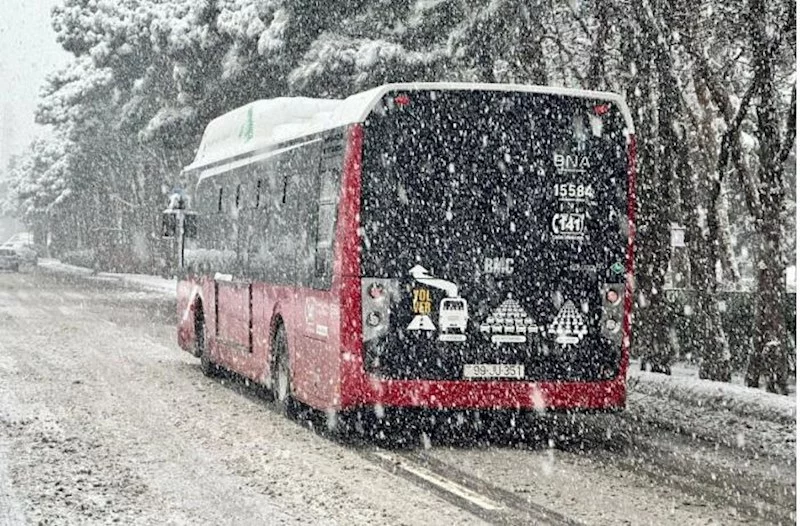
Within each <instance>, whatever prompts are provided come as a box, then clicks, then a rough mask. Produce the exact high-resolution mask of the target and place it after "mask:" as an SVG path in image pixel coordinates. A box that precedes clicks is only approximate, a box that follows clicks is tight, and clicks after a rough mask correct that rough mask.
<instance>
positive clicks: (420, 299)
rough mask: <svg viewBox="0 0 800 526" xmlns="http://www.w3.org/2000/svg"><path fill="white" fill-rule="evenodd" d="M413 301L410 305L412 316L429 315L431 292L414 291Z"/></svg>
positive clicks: (425, 290)
mask: <svg viewBox="0 0 800 526" xmlns="http://www.w3.org/2000/svg"><path fill="white" fill-rule="evenodd" d="M413 292H414V301H413V303H412V305H411V310H413V311H414V314H422V315H423V316H427V315H428V314H430V313H431V305H432V302H431V291H429V290H428V289H414V290H413Z"/></svg>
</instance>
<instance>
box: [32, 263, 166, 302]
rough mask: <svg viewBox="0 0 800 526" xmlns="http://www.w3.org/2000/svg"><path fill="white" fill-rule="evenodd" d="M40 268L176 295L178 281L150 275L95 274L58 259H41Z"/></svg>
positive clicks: (92, 271)
mask: <svg viewBox="0 0 800 526" xmlns="http://www.w3.org/2000/svg"><path fill="white" fill-rule="evenodd" d="M38 265H39V267H41V268H42V269H45V270H48V271H51V272H60V273H64V274H74V275H76V276H85V277H91V278H93V279H96V280H98V281H103V280H104V281H118V282H119V283H122V284H124V285H129V286H134V287H138V288H141V289H143V290H148V291H152V292H162V293H164V294H172V295H175V292H176V290H177V281H176V280H174V279H166V278H162V277H159V276H151V275H149V274H119V273H115V272H95V271H94V270H92V269H90V268H85V267H77V266H75V265H68V264H67V263H62V262H61V261H59V260H57V259H47V258H42V259H39V263H38Z"/></svg>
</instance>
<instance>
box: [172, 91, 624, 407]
mask: <svg viewBox="0 0 800 526" xmlns="http://www.w3.org/2000/svg"><path fill="white" fill-rule="evenodd" d="M633 132H634V129H633V123H632V119H631V115H630V112H629V111H628V108H627V106H626V105H625V102H624V101H623V100H622V98H621V97H619V96H617V95H615V94H611V93H603V92H590V91H578V90H568V89H555V88H547V87H536V86H518V85H499V84H497V85H495V84H451V83H419V84H391V85H385V86H381V87H378V88H375V89H372V90H369V91H366V92H364V93H360V94H357V95H353V96H351V97H349V98H347V99H344V100H321V99H308V98H279V99H272V100H265V101H257V102H253V103H251V104H248V105H247V106H244V107H242V108H239V109H236V110H234V111H232V112H230V113H227V114H225V115H222V116H221V117H219V118H217V119H215V120H213V121H212V122H211V123H210V124H209V125H208V127H207V129H206V131H205V133H204V135H203V139H202V142H201V144H200V147H199V151H198V153H197V157H196V158H195V160H194V161H193V163H192V164H191V165H189V166H188V167H186V169H185V172H184V173H185V175H186V176H187V177H193V178H195V179H196V180H197V186H196V189H195V191H194V193H193V196H192V203H193V211H192V213H193V214H194V215H195V217H196V220H197V221H196V225H195V224H193V225H192V228H191V231H192V235H191V236H187V239H186V240H185V247H184V261H183V273H182V277H181V279H180V281H179V285H178V313H179V326H178V341H179V343H180V345H181V347H182V348H183V349H185V350H187V351H189V352H191V353H193V354H194V355H196V356H198V357H199V358H200V360H201V364H202V369H203V371H204V372H206V373H207V374H213V373H214V372H215V371H216V370H217V369H218V368H224V369H227V370H230V371H233V372H235V373H237V374H238V375H241V376H243V377H245V378H247V379H249V380H252V381H253V382H257V383H259V384H264V385H265V386H267V387H268V388H270V389H271V390H272V392H273V394H274V396H275V399H276V401H277V403H278V404H279V405H280V406H286V404H288V402H289V401H298V402H301V403H303V404H306V405H308V406H311V407H312V408H316V409H320V410H326V411H333V412H340V411H341V412H345V411H350V410H357V409H360V408H373V407H380V406H382V407H385V408H412V407H415V408H430V409H458V408H461V409H500V408H512V409H520V410H524V409H556V410H558V409H576V410H611V409H621V408H624V406H625V397H626V381H625V379H626V372H627V367H628V354H629V342H630V335H631V304H632V294H633V292H632V287H633V251H634V238H633V236H634V210H635V206H636V205H635V195H634V180H635V140H634V134H633Z"/></svg>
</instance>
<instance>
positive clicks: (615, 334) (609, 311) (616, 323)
mask: <svg viewBox="0 0 800 526" xmlns="http://www.w3.org/2000/svg"><path fill="white" fill-rule="evenodd" d="M600 294H601V295H602V298H603V315H602V319H601V320H600V332H601V334H602V335H603V336H605V337H606V338H608V339H609V340H612V341H614V342H617V343H620V344H621V343H622V314H623V313H622V297H623V295H624V294H625V284H624V283H605V284H603V285H601V287H600Z"/></svg>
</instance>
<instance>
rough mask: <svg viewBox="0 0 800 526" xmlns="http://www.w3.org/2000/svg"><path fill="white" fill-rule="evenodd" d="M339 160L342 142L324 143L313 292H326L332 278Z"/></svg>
mask: <svg viewBox="0 0 800 526" xmlns="http://www.w3.org/2000/svg"><path fill="white" fill-rule="evenodd" d="M343 156H344V144H343V138H342V137H335V136H334V137H329V138H328V139H326V141H325V143H324V145H323V151H322V158H321V161H320V167H319V179H318V193H317V225H316V232H315V234H316V235H315V237H316V244H315V247H314V284H315V287H316V288H323V289H327V288H330V283H331V277H332V274H333V243H334V236H335V232H336V212H337V209H338V205H339V181H340V174H341V171H342V166H343V161H344V159H343Z"/></svg>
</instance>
